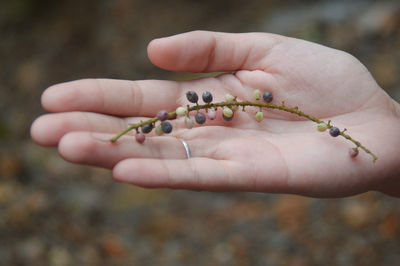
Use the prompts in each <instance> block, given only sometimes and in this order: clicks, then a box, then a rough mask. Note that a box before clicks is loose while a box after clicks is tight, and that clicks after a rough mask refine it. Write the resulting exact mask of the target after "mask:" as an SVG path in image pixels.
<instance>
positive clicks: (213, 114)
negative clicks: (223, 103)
mask: <svg viewBox="0 0 400 266" xmlns="http://www.w3.org/2000/svg"><path fill="white" fill-rule="evenodd" d="M207 116H208V119H210V120H214V119H215V118H216V117H217V112H215V110H214V109H209V110H208V111H207Z"/></svg>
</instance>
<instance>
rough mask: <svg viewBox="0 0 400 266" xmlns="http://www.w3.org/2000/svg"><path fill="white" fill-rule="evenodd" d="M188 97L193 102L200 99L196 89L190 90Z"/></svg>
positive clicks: (187, 93)
mask: <svg viewBox="0 0 400 266" xmlns="http://www.w3.org/2000/svg"><path fill="white" fill-rule="evenodd" d="M186 98H187V99H188V101H189V102H191V103H197V102H198V101H199V96H198V95H197V93H196V92H195V91H188V92H186Z"/></svg>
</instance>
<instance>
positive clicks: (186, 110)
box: [176, 106, 188, 116]
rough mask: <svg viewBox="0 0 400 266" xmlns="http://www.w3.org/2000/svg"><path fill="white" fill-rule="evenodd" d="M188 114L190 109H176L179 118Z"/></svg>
mask: <svg viewBox="0 0 400 266" xmlns="http://www.w3.org/2000/svg"><path fill="white" fill-rule="evenodd" d="M187 113H188V109H187V108H186V107H183V106H180V107H178V108H176V115H177V116H185V115H187Z"/></svg>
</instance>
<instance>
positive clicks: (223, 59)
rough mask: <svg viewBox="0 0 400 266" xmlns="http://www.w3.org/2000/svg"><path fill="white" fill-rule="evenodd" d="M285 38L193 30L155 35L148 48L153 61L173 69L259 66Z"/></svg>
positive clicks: (214, 70)
mask: <svg viewBox="0 0 400 266" xmlns="http://www.w3.org/2000/svg"><path fill="white" fill-rule="evenodd" d="M284 39H285V37H283V36H280V35H274V34H268V33H221V32H210V31H192V32H187V33H182V34H178V35H174V36H171V37H165V38H160V39H155V40H153V41H151V42H150V44H149V45H148V48H147V51H148V55H149V58H150V60H151V62H152V63H153V64H155V65H157V66H158V67H161V68H164V69H167V70H171V71H187V72H217V71H236V70H256V69H260V68H262V65H263V62H264V61H265V59H266V57H267V55H268V54H269V51H270V50H271V48H273V47H274V46H275V45H276V44H277V43H279V42H280V41H281V40H284Z"/></svg>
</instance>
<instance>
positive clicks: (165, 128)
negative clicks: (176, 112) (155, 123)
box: [161, 122, 172, 134]
mask: <svg viewBox="0 0 400 266" xmlns="http://www.w3.org/2000/svg"><path fill="white" fill-rule="evenodd" d="M161 129H162V131H163V132H164V133H165V134H169V133H171V131H172V125H171V123H170V122H162V123H161Z"/></svg>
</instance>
